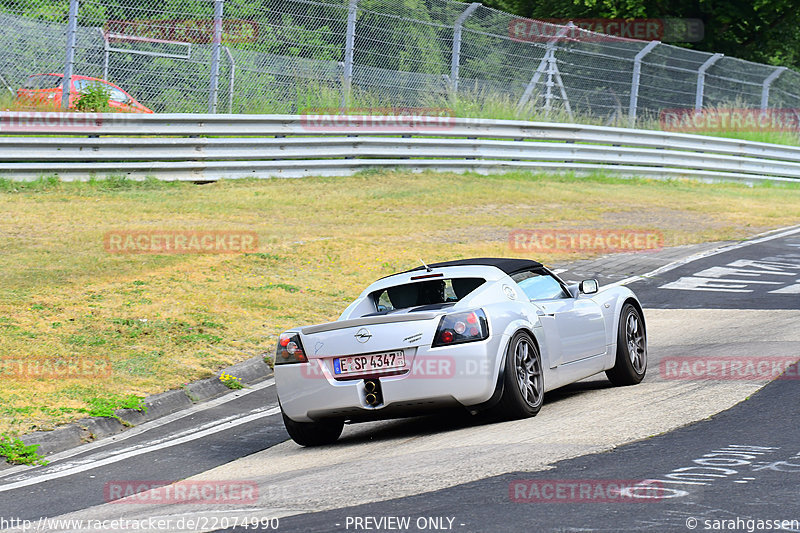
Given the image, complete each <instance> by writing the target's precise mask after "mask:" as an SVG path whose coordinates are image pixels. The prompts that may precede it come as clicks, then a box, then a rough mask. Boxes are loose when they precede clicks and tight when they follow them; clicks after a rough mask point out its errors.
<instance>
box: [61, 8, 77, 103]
mask: <svg viewBox="0 0 800 533" xmlns="http://www.w3.org/2000/svg"><path fill="white" fill-rule="evenodd" d="M78 3H79V0H70V2H69V22H68V23H67V57H66V59H65V61H64V79H63V80H62V82H61V109H63V110H64V111H66V110H67V109H68V108H69V95H70V93H71V92H72V66H73V65H74V63H75V37H76V35H77V33H78Z"/></svg>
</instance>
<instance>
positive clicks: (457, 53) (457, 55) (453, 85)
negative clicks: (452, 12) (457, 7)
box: [450, 2, 481, 93]
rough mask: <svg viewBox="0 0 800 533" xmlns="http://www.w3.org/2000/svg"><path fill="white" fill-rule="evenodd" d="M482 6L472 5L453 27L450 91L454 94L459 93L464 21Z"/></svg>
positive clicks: (478, 3)
mask: <svg viewBox="0 0 800 533" xmlns="http://www.w3.org/2000/svg"><path fill="white" fill-rule="evenodd" d="M480 5H481V4H480V2H473V3H471V4H470V5H469V6H468V7H467V9H465V10H464V12H463V13H461V14H460V15H459V16H458V18H457V19H456V24H455V26H453V53H452V57H451V58H450V90H451V91H452V92H453V93H455V92H457V91H458V66H459V63H460V62H461V27H462V26H463V24H464V21H465V20H467V19H468V18H469V16H470V15H472V13H473V12H474V11H475V10H476V9H478V8H479V7H480Z"/></svg>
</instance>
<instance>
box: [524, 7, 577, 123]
mask: <svg viewBox="0 0 800 533" xmlns="http://www.w3.org/2000/svg"><path fill="white" fill-rule="evenodd" d="M574 27H575V25H574V24H573V23H572V21H569V22H568V23H567V25H566V26H564V27H562V28H561V29H559V30H558V32H557V33H556V34H555V35H554V36H553V38H552V39H550V40H549V41H547V49H546V50H545V52H544V56H543V57H542V60H541V61H539V66H538V67H536V72H534V73H533V76H531V80H530V81H529V82H528V85H527V87H525V91H524V92H523V93H522V96H521V97H520V99H519V102H517V111H518V112H519V111H522V108H523V107H524V106H525V104H527V103H528V100H530V98H531V94H532V93H533V89H534V88H536V84H537V83H538V82H539V78H541V77H542V74H543V73H544V70H545V69H546V68H548V67H549V66H550V61H551V58H550V56H553V57H552V59H553V60H555V53H556V50H555V47H556V42H558V40H559V39H561V37H563V36H564V35H565V34H566V33H567V32H568V31H569V30H570V28H574Z"/></svg>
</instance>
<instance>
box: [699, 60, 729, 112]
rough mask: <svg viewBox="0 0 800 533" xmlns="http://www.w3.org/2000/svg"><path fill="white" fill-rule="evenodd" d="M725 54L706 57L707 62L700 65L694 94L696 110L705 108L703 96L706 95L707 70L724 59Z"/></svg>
mask: <svg viewBox="0 0 800 533" xmlns="http://www.w3.org/2000/svg"><path fill="white" fill-rule="evenodd" d="M724 55H725V54H714V55H712V56H711V57H709V58H708V59H706V61H705V63H703V64H702V65H700V68H698V69H697V91H696V92H695V95H694V110H695V111H700V110H701V109H703V98H704V97H705V86H706V71H707V70H708V69H709V68H711V65H713V64H714V63H716V62H717V61H719V60H720V59H722V57H723V56H724Z"/></svg>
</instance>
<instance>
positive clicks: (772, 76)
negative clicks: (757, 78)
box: [761, 67, 787, 111]
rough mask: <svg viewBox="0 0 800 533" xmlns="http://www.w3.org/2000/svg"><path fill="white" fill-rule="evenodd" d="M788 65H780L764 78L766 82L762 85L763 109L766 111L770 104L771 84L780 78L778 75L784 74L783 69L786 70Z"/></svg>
mask: <svg viewBox="0 0 800 533" xmlns="http://www.w3.org/2000/svg"><path fill="white" fill-rule="evenodd" d="M786 68H787V67H778V68H776V69H775V70H774V71H772V74H770V75H769V76H767V79H765V80H764V83H763V84H762V85H761V111H766V109H767V106H768V105H769V86H770V85H772V82H773V81H775V80H776V79H778V76H780V75H781V74H783V71H785V70H786Z"/></svg>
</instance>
